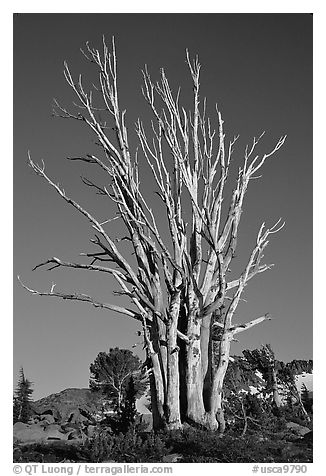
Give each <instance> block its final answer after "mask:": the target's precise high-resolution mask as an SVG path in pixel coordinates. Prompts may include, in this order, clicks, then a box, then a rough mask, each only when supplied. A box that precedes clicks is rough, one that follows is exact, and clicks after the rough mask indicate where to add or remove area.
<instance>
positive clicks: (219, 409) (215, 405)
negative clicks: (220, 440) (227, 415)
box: [209, 331, 233, 434]
mask: <svg viewBox="0 0 326 476" xmlns="http://www.w3.org/2000/svg"><path fill="white" fill-rule="evenodd" d="M232 338H233V335H232V333H231V332H229V331H225V332H224V334H223V335H222V339H221V341H220V343H219V353H218V363H217V365H216V368H215V369H213V382H212V394H211V409H210V419H209V422H210V425H211V427H212V428H211V429H217V428H218V430H219V433H220V434H223V433H224V430H225V421H224V411H223V405H222V396H223V383H224V378H225V374H226V371H227V368H228V364H229V358H230V346H231V340H232ZM215 420H216V422H217V423H215Z"/></svg>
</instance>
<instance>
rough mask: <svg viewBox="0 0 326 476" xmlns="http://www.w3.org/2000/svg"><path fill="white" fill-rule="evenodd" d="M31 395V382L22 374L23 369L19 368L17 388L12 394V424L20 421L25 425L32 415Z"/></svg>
mask: <svg viewBox="0 0 326 476" xmlns="http://www.w3.org/2000/svg"><path fill="white" fill-rule="evenodd" d="M32 393H33V389H32V382H30V381H29V380H28V379H27V378H26V377H25V374H24V369H23V367H21V369H20V375H19V380H18V384H17V388H16V390H15V393H14V405H13V417H14V423H16V422H17V421H21V422H23V423H27V422H28V420H29V419H30V417H31V415H32V414H33V409H32V405H31V402H32V399H31V395H32Z"/></svg>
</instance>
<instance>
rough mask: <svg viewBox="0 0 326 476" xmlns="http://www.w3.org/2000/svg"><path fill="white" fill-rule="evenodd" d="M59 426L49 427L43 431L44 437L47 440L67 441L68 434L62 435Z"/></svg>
mask: <svg viewBox="0 0 326 476" xmlns="http://www.w3.org/2000/svg"><path fill="white" fill-rule="evenodd" d="M60 430H61V428H60V426H59V425H49V426H48V427H47V428H46V429H45V430H44V436H45V438H46V439H47V440H67V439H68V434H67V433H62V432H61V431H60Z"/></svg>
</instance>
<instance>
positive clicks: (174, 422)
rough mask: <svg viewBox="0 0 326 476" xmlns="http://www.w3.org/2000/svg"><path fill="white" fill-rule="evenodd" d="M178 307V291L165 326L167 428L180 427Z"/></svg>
mask: <svg viewBox="0 0 326 476" xmlns="http://www.w3.org/2000/svg"><path fill="white" fill-rule="evenodd" d="M179 308H180V291H179V292H177V293H176V295H175V296H173V298H172V302H171V305H170V309H169V322H168V326H167V349H168V356H167V382H168V383H167V402H166V405H167V424H168V427H169V429H171V430H175V429H179V428H181V418H180V393H179V388H180V382H179V347H178V346H177V326H178V315H179Z"/></svg>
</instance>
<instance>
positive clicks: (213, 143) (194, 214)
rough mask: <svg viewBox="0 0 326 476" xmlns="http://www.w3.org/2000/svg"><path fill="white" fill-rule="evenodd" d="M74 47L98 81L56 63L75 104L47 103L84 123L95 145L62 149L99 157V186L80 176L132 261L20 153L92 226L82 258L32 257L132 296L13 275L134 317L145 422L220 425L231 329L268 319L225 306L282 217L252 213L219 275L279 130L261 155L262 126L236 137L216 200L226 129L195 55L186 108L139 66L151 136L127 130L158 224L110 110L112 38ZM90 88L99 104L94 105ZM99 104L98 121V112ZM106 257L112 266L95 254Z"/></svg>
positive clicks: (120, 117)
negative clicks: (105, 279) (244, 316)
mask: <svg viewBox="0 0 326 476" xmlns="http://www.w3.org/2000/svg"><path fill="white" fill-rule="evenodd" d="M82 53H83V54H84V56H85V57H86V59H87V60H89V61H90V62H91V63H93V64H94V65H95V67H96V68H97V71H98V79H99V83H98V85H97V86H95V89H92V90H90V91H86V90H85V87H84V82H83V78H82V76H81V75H80V76H79V78H78V79H74V78H73V76H72V74H71V72H70V69H69V67H68V65H67V64H65V69H64V75H65V79H66V81H67V83H68V85H69V86H70V87H71V88H72V90H73V91H74V93H75V95H76V98H77V100H78V109H77V112H72V111H69V110H68V109H66V108H65V107H63V106H61V105H60V104H59V103H58V102H57V101H56V102H55V110H56V114H57V115H58V116H61V117H64V118H71V119H75V120H78V121H81V122H82V123H83V124H85V125H86V126H87V127H88V128H89V129H90V130H91V131H92V132H93V133H94V136H95V137H96V139H97V142H98V143H99V145H100V146H101V150H102V152H101V153H100V154H98V155H86V156H84V157H77V158H74V159H78V160H82V161H84V162H87V163H88V164H91V165H92V166H94V167H99V168H100V169H101V170H102V172H103V176H104V177H106V178H107V183H108V185H107V186H103V187H102V186H99V185H97V184H95V183H93V182H91V181H90V180H88V179H85V183H86V185H89V186H91V187H94V188H95V189H96V191H97V192H99V193H100V194H102V195H103V196H105V197H108V198H109V199H110V200H111V201H113V203H114V205H115V206H116V209H117V217H118V218H119V219H121V220H122V221H123V223H124V225H125V227H126V230H127V233H128V239H129V240H130V242H131V244H132V248H133V253H134V256H135V258H136V261H137V263H136V266H134V265H133V264H132V263H133V261H132V259H131V257H130V256H126V255H123V254H122V252H121V251H120V250H119V247H118V245H117V243H116V242H115V241H114V240H113V238H112V236H110V234H109V233H108V231H107V228H106V223H105V222H102V221H101V219H100V218H97V217H95V215H93V214H91V213H90V212H89V211H87V210H86V208H84V207H83V206H82V205H81V204H79V203H77V202H76V201H75V200H74V199H73V198H71V197H70V196H69V195H68V194H67V193H66V192H65V190H64V189H63V188H62V187H61V186H60V185H58V184H57V183H56V182H55V181H53V179H51V178H50V177H49V176H48V175H47V173H46V170H45V166H44V163H43V162H42V164H38V163H36V162H34V160H33V159H32V158H31V157H30V156H29V164H30V166H31V167H32V169H33V170H34V171H35V172H36V174H37V175H39V176H40V177H41V178H42V179H44V180H45V181H46V182H47V183H48V184H49V185H50V186H51V187H52V188H53V189H54V190H55V191H56V192H57V193H58V194H59V195H60V197H61V198H62V199H63V200H65V201H66V202H68V203H69V204H70V205H71V206H72V207H73V208H74V209H75V210H77V211H78V212H79V213H81V214H82V215H83V216H84V217H85V218H86V220H88V221H89V222H90V223H91V225H92V227H93V228H94V230H95V232H96V233H95V237H94V238H93V239H91V242H92V243H93V244H94V245H96V246H97V252H95V253H94V252H93V253H85V256H86V257H88V258H89V259H90V260H89V261H88V262H87V263H79V262H78V263H75V262H74V263H72V262H66V261H63V260H61V259H59V258H55V257H54V258H51V259H49V260H48V261H46V262H44V263H41V264H39V265H38V266H37V267H39V266H45V265H49V266H50V267H51V269H53V268H56V267H67V268H76V269H82V270H85V271H97V272H100V273H109V274H111V275H112V276H114V278H115V279H116V281H117V282H118V283H119V285H120V287H121V292H122V294H124V295H126V296H128V297H129V298H130V301H131V304H132V306H131V307H130V308H126V307H119V306H116V305H112V304H109V303H104V302H98V301H96V300H95V299H94V298H93V297H92V296H88V295H84V294H79V293H78V292H74V293H71V294H70V293H67V292H61V291H57V290H56V289H55V287H54V285H53V286H52V288H51V290H50V291H48V292H40V291H35V290H33V289H30V288H28V287H27V286H25V287H26V289H28V290H29V291H30V292H32V293H34V294H38V295H41V296H56V297H59V298H61V299H70V300H76V301H84V302H88V303H91V304H93V305H94V306H96V307H100V308H103V309H107V310H110V311H115V312H117V313H121V314H125V315H127V316H129V317H130V318H132V319H136V320H138V321H139V322H140V323H141V325H142V332H143V337H144V343H145V348H146V352H147V357H148V361H149V362H150V366H151V395H152V409H153V417H154V425H155V427H156V428H159V427H168V428H180V427H181V426H182V422H183V421H184V420H185V419H187V420H188V421H193V422H196V423H197V424H201V425H203V426H204V427H207V428H210V429H217V428H218V427H220V431H222V432H223V425H224V423H223V421H224V419H223V408H222V389H223V381H224V377H225V372H226V370H227V366H228V362H229V354H230V345H231V342H232V340H233V338H234V336H235V335H236V334H239V333H240V332H243V331H246V330H247V329H250V328H251V327H253V326H255V325H256V324H259V323H261V322H263V321H265V320H266V319H269V317H268V315H267V314H266V315H264V316H261V317H258V318H255V319H253V320H252V321H250V322H247V323H245V324H234V323H233V317H234V315H235V312H236V309H237V306H238V304H239V302H240V300H241V296H242V293H243V291H244V288H245V286H246V285H247V284H248V282H249V281H250V280H251V279H252V278H253V277H254V276H256V275H257V274H260V273H262V272H264V271H266V270H268V269H270V267H271V266H272V265H266V264H262V261H263V253H264V250H265V248H266V246H267V244H268V240H269V238H270V237H271V235H273V234H275V233H277V232H278V231H279V230H280V229H281V228H282V227H283V225H284V223H281V220H279V221H277V223H275V224H274V225H273V226H271V227H266V226H265V224H264V223H263V224H262V225H261V226H260V228H259V231H258V234H257V236H256V240H255V242H254V244H253V247H252V251H251V254H250V256H249V259H248V262H247V265H246V266H245V267H244V269H243V271H242V273H241V274H240V276H239V277H238V278H237V279H233V280H231V281H228V279H227V278H228V276H229V275H228V271H229V269H230V265H231V262H232V260H233V259H234V258H235V252H236V247H237V239H238V230H239V224H240V217H241V213H242V210H243V206H244V199H245V195H246V191H247V188H248V185H249V183H250V182H251V180H253V179H256V178H258V177H257V172H259V170H260V169H261V167H262V166H263V165H264V163H265V161H266V160H267V159H268V158H270V157H271V156H273V155H274V154H275V153H276V152H277V151H278V150H279V149H280V148H281V146H282V145H283V143H284V141H285V136H283V137H281V138H280V139H279V140H278V142H277V143H276V145H275V146H274V147H273V149H272V150H271V151H270V152H268V153H265V154H263V155H259V154H257V144H258V142H259V141H260V139H261V138H262V136H263V134H262V135H261V136H260V137H258V139H256V138H255V139H254V140H253V142H252V144H251V145H248V146H247V147H246V148H245V150H244V153H243V160H242V162H241V166H240V167H239V169H238V174H237V177H236V179H235V184H234V187H233V191H232V196H231V199H230V201H229V202H228V200H227V198H226V193H225V190H226V184H227V180H228V178H229V177H230V164H231V157H232V153H233V148H234V144H235V142H236V140H237V137H234V138H233V139H232V140H230V141H227V140H226V137H225V133H224V129H223V120H222V116H221V112H220V111H219V109H218V108H217V106H216V130H214V129H213V125H212V122H211V120H210V119H209V118H208V117H206V101H203V102H200V97H199V75H200V63H199V61H198V58H196V59H195V60H191V59H190V57H189V54H188V52H186V59H187V65H188V68H189V72H190V77H191V79H192V82H193V106H192V111H191V112H187V111H186V110H185V109H184V108H183V107H181V106H180V104H179V96H180V94H179V93H180V91H179V92H178V93H177V94H176V95H174V94H173V91H172V89H171V87H170V85H169V82H168V79H167V77H166V75H165V72H164V70H163V69H161V73H160V81H159V82H157V83H154V82H153V81H152V79H151V76H150V74H149V72H148V69H147V68H145V69H144V71H143V80H144V84H143V88H142V91H143V96H144V98H145V100H146V101H147V103H148V105H149V107H150V109H151V111H152V114H153V120H152V123H151V138H149V135H148V131H147V132H146V128H145V126H144V124H143V123H142V122H141V121H140V120H138V122H137V124H136V132H137V135H138V138H139V142H140V146H141V156H142V160H144V159H145V160H146V161H147V164H148V167H149V170H150V171H151V174H152V179H153V182H154V183H155V185H156V188H157V193H158V195H159V197H160V199H161V202H162V204H163V207H164V210H165V213H166V220H167V227H165V229H164V231H163V232H162V229H161V228H162V226H160V225H158V220H157V215H156V214H155V212H154V211H153V209H152V208H151V203H150V201H149V200H148V199H146V198H145V195H144V190H143V189H142V187H141V186H140V183H141V180H140V177H139V160H141V159H140V157H139V156H140V154H137V151H135V152H134V153H132V151H131V150H130V147H129V142H128V131H127V128H126V123H125V117H126V111H125V110H121V108H120V105H119V100H118V88H117V64H116V51H115V45H114V40H113V41H112V48H111V51H109V49H108V47H107V45H106V43H105V40H104V39H103V50H102V51H101V52H100V51H99V50H98V49H94V48H91V47H90V46H89V45H88V44H86V48H85V50H84V51H82ZM99 97H100V98H101V101H102V106H101V107H99V106H98V105H96V106H95V100H96V101H98V99H99ZM95 98H96V99H95ZM97 104H98V103H97ZM99 111H101V112H99ZM104 115H106V116H107V117H106V122H103V120H101V119H100V116H101V117H103V116H104ZM112 122H113V124H114V125H113V127H112ZM166 230H168V234H169V238H166V233H167V231H166ZM108 262H111V263H113V264H114V266H113V267H110V266H107V264H108Z"/></svg>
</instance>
